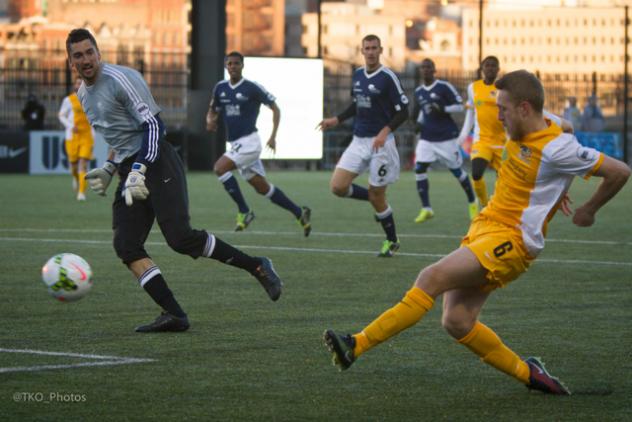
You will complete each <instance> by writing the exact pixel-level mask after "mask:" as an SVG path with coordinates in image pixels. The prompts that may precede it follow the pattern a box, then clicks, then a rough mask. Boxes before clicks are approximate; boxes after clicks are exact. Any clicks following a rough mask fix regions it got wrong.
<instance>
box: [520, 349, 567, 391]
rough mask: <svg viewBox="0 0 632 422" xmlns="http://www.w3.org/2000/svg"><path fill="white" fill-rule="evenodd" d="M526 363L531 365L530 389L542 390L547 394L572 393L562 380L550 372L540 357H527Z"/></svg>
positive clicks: (528, 385)
mask: <svg viewBox="0 0 632 422" xmlns="http://www.w3.org/2000/svg"><path fill="white" fill-rule="evenodd" d="M525 363H526V364H527V365H528V366H529V384H527V388H528V389H530V390H538V391H542V392H543V393H545V394H557V395H563V396H570V395H571V392H570V391H569V389H568V388H566V386H565V385H564V384H562V382H561V381H560V380H558V379H557V378H555V377H554V376H551V374H549V373H548V371H547V370H546V369H545V368H544V363H542V361H541V360H540V359H538V358H534V357H530V358H527V359H525Z"/></svg>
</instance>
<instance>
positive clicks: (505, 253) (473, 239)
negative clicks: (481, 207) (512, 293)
mask: <svg viewBox="0 0 632 422" xmlns="http://www.w3.org/2000/svg"><path fill="white" fill-rule="evenodd" d="M461 246H464V247H467V248H468V249H470V250H471V251H472V252H473V253H474V255H476V258H478V261H479V262H480V263H481V265H482V266H483V268H485V269H486V270H487V275H486V277H487V279H488V280H489V284H488V285H487V286H486V287H485V288H484V290H486V291H489V290H493V289H496V288H499V287H505V286H506V285H507V284H509V282H511V281H513V280H515V279H516V278H518V276H519V275H520V274H522V273H524V272H525V271H527V269H528V268H529V265H531V262H532V261H533V259H534V258H532V257H530V256H529V254H528V253H527V250H526V248H525V247H524V244H523V242H522V235H521V233H520V231H519V230H517V229H515V228H512V227H510V226H507V225H505V224H502V223H498V222H496V221H493V220H490V219H488V218H487V217H485V216H483V215H479V216H477V217H476V218H475V219H474V220H473V221H472V224H471V225H470V230H469V231H468V232H467V234H466V235H465V237H464V238H463V240H461Z"/></svg>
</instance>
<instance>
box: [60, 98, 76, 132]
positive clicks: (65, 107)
mask: <svg viewBox="0 0 632 422" xmlns="http://www.w3.org/2000/svg"><path fill="white" fill-rule="evenodd" d="M57 118H58V119H59V121H60V122H61V124H62V125H64V128H66V129H72V128H73V127H74V126H75V122H74V116H73V113H72V104H70V100H69V99H68V97H66V98H64V100H63V101H62V102H61V107H60V108H59V113H57Z"/></svg>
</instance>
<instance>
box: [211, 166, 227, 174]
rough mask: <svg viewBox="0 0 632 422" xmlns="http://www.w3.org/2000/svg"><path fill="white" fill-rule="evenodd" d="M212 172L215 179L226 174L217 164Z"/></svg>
mask: <svg viewBox="0 0 632 422" xmlns="http://www.w3.org/2000/svg"><path fill="white" fill-rule="evenodd" d="M213 172H215V175H216V176H217V177H221V176H222V175H223V174H224V173H226V171H225V170H224V169H223V168H222V167H221V166H219V165H218V164H217V163H215V165H214V166H213Z"/></svg>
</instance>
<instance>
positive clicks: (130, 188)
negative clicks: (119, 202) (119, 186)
mask: <svg viewBox="0 0 632 422" xmlns="http://www.w3.org/2000/svg"><path fill="white" fill-rule="evenodd" d="M146 171H147V166H146V165H144V164H142V163H138V162H136V163H134V164H132V171H130V172H129V174H128V175H127V179H126V180H125V187H124V189H123V192H122V194H123V197H124V198H125V203H126V204H127V206H128V207H131V206H132V204H133V203H134V200H136V201H139V200H144V199H147V197H148V196H149V190H148V189H147V186H145V172H146Z"/></svg>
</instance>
